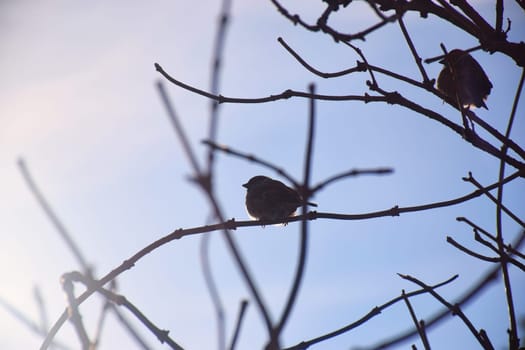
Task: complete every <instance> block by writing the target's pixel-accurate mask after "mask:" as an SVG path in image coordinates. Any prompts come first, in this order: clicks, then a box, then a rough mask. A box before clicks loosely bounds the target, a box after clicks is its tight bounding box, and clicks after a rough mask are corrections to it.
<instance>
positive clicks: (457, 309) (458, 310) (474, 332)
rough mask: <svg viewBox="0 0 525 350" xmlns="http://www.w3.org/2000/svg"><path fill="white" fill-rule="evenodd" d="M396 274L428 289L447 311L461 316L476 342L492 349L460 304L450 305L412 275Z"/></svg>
mask: <svg viewBox="0 0 525 350" xmlns="http://www.w3.org/2000/svg"><path fill="white" fill-rule="evenodd" d="M398 275H399V276H400V277H401V278H403V279H405V280H408V281H410V282H413V283H415V284H417V285H418V286H420V287H422V288H424V289H426V290H428V292H429V293H430V294H431V295H432V296H433V297H434V298H436V299H437V300H438V301H439V302H440V303H441V304H443V305H445V306H446V307H447V308H448V309H449V311H450V312H451V313H452V315H457V316H459V318H461V320H462V321H463V323H465V325H466V326H467V328H468V329H469V330H470V332H471V333H472V335H473V336H474V337H475V338H476V339H477V340H478V342H479V343H480V345H481V346H482V347H483V348H484V349H490V350H494V347H493V346H492V344H491V343H490V342H487V339H484V338H482V337H481V336H480V335H479V333H478V331H477V330H476V328H475V327H474V325H473V324H472V322H471V321H470V319H469V318H468V317H467V316H466V315H465V314H464V313H463V311H462V310H461V308H460V306H459V305H458V304H454V305H452V304H451V303H449V302H448V301H446V300H445V298H443V297H442V296H441V295H439V294H438V293H437V292H436V291H435V290H434V288H432V287H430V286H428V285H427V284H425V283H424V282H422V281H420V280H418V279H417V278H415V277H412V276H409V275H403V274H400V273H398Z"/></svg>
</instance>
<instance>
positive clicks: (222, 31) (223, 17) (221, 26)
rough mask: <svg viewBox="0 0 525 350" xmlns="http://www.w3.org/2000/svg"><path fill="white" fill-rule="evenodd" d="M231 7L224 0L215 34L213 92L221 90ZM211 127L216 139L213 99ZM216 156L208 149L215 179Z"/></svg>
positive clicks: (209, 172)
mask: <svg viewBox="0 0 525 350" xmlns="http://www.w3.org/2000/svg"><path fill="white" fill-rule="evenodd" d="M230 9H231V1H230V0H223V1H222V7H221V14H220V15H219V23H218V27H217V32H216V36H215V44H214V49H213V58H212V62H213V63H212V69H211V79H210V80H211V82H210V91H211V92H212V93H213V94H217V93H218V92H219V84H220V73H221V66H222V63H221V62H222V54H223V51H224V42H225V41H226V37H227V35H226V31H227V29H228V23H229V18H230ZM210 108H211V109H210V127H209V133H208V139H210V140H216V139H217V129H218V125H219V104H218V103H217V102H216V101H211V105H210ZM214 160H215V156H214V150H213V149H211V148H210V149H208V163H207V164H208V168H207V176H208V178H209V179H210V183H211V180H212V179H213V164H214Z"/></svg>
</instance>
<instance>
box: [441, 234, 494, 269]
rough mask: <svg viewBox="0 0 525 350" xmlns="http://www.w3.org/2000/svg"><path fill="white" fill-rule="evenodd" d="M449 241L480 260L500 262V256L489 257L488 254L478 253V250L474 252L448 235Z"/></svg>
mask: <svg viewBox="0 0 525 350" xmlns="http://www.w3.org/2000/svg"><path fill="white" fill-rule="evenodd" d="M447 243H450V244H452V245H453V246H454V247H456V248H457V249H459V250H461V251H462V252H463V253H466V254H468V255H470V256H472V257H474V258H477V259H480V260H483V261H488V262H492V263H497V262H500V261H501V259H500V258H492V257H488V256H484V255H481V254H479V253H476V252H473V251H472V250H470V249H468V248H466V247H464V246H462V245H461V244H459V243H458V242H456V241H455V240H454V239H453V238H452V237H450V236H447Z"/></svg>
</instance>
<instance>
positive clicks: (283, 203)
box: [242, 175, 317, 221]
mask: <svg viewBox="0 0 525 350" xmlns="http://www.w3.org/2000/svg"><path fill="white" fill-rule="evenodd" d="M242 186H243V187H245V188H246V190H247V191H246V210H247V211H248V214H249V215H250V217H252V218H253V219H255V220H263V221H264V220H269V221H275V220H279V219H286V218H288V217H290V216H293V214H294V213H295V211H296V210H297V208H299V207H300V206H301V205H302V198H301V196H300V195H299V193H298V192H297V191H296V190H294V189H293V188H290V187H288V186H286V185H285V184H284V183H282V182H281V181H277V180H274V179H271V178H269V177H266V176H262V175H258V176H254V177H252V178H251V179H250V180H249V181H248V182H247V183H245V184H243V185H242ZM307 204H308V205H311V206H313V207H317V204H315V203H312V202H307Z"/></svg>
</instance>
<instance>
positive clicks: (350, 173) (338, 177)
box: [311, 168, 394, 193]
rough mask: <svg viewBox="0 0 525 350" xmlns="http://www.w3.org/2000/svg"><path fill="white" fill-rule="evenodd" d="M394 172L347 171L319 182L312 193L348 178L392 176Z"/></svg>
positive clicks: (379, 170) (389, 169)
mask: <svg viewBox="0 0 525 350" xmlns="http://www.w3.org/2000/svg"><path fill="white" fill-rule="evenodd" d="M393 172H394V169H392V168H377V169H352V170H348V171H345V172H343V173H341V174H336V175H334V176H331V177H329V178H328V179H326V180H323V181H321V182H319V183H318V184H317V185H315V186H313V187H312V190H311V192H312V193H315V192H317V191H320V190H321V189H323V188H324V187H325V186H327V185H329V184H331V183H332V182H335V181H339V180H342V179H345V178H347V177H354V176H361V175H387V174H392V173H393Z"/></svg>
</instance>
